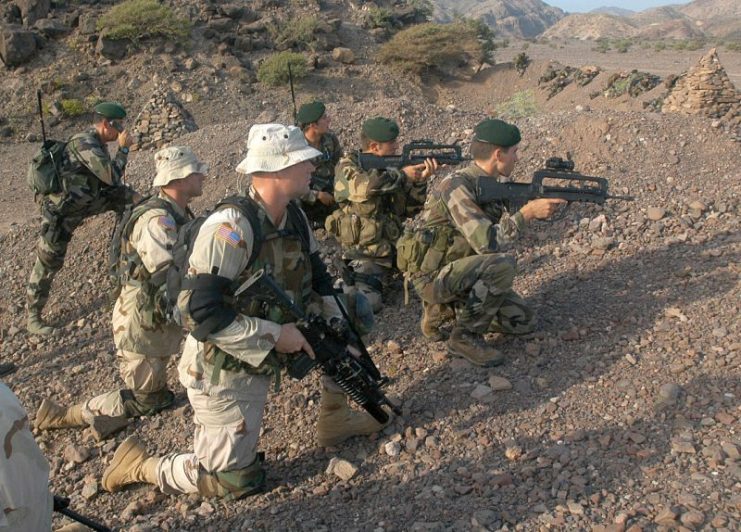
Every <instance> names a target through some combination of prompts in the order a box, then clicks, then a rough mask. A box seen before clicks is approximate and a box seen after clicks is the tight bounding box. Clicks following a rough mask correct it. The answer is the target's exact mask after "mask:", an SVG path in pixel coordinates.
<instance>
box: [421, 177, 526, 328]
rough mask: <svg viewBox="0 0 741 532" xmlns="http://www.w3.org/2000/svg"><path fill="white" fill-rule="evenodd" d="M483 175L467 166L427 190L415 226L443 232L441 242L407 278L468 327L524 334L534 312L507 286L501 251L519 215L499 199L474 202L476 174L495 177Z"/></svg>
mask: <svg viewBox="0 0 741 532" xmlns="http://www.w3.org/2000/svg"><path fill="white" fill-rule="evenodd" d="M483 175H484V172H483V171H482V170H481V169H480V168H478V166H476V165H471V166H470V167H468V168H466V169H464V170H461V171H458V172H455V173H454V174H452V175H450V176H448V177H446V178H445V179H443V180H442V181H441V182H440V183H439V184H438V185H437V187H436V188H435V190H433V191H432V192H431V193H430V197H429V199H428V200H427V204H426V205H425V208H424V211H423V213H422V215H421V223H420V226H421V227H420V228H419V229H417V230H418V231H420V230H422V231H424V230H427V231H430V232H431V234H432V235H437V234H438V232H441V234H444V233H442V232H443V231H447V237H446V239H445V238H444V240H447V241H446V242H443V245H442V246H438V248H439V249H438V250H437V251H435V250H430V252H428V254H427V255H426V256H425V259H426V260H425V266H424V267H423V268H422V270H423V271H422V272H421V273H417V274H414V275H413V276H412V281H413V283H414V287H415V289H416V290H417V292H418V293H419V295H420V297H421V298H422V299H423V300H424V301H425V302H426V303H430V304H447V305H451V306H453V308H454V309H455V314H456V321H457V324H458V325H459V326H461V327H463V328H464V329H466V330H468V331H471V332H475V333H479V334H483V333H485V332H487V331H488V332H501V333H507V334H525V333H528V332H530V331H532V329H533V324H534V315H533V312H532V310H530V308H528V306H527V305H526V303H525V301H524V300H523V299H522V298H521V297H520V296H519V295H518V294H517V293H515V292H514V291H513V290H512V281H513V279H514V276H515V259H514V257H512V256H510V255H504V254H502V253H501V250H502V249H503V248H505V247H506V246H508V245H509V244H511V243H512V242H513V241H514V240H515V239H516V238H517V237H518V236H519V235H520V233H521V232H522V231H523V230H524V228H525V219H524V218H523V217H522V214H521V213H519V212H517V213H515V214H514V215H511V214H510V213H509V212H508V210H507V206H506V205H505V204H504V203H502V202H498V201H496V202H491V203H487V204H484V205H482V204H480V202H479V201H478V199H477V197H476V194H477V192H476V182H477V179H498V177H496V176H493V177H481V178H480V177H479V176H483ZM430 240H434V236H433V237H431V238H430Z"/></svg>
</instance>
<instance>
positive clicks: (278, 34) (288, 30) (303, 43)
mask: <svg viewBox="0 0 741 532" xmlns="http://www.w3.org/2000/svg"><path fill="white" fill-rule="evenodd" d="M318 26H319V19H317V18H316V17H296V18H292V19H288V20H286V21H283V22H281V23H279V24H277V25H273V26H271V27H269V28H268V30H269V32H270V35H271V37H272V38H273V41H274V42H275V45H276V46H277V47H278V48H279V49H280V48H297V49H299V50H312V51H313V49H314V47H313V45H314V42H315V40H316V39H315V38H314V34H315V33H316V30H317V27H318Z"/></svg>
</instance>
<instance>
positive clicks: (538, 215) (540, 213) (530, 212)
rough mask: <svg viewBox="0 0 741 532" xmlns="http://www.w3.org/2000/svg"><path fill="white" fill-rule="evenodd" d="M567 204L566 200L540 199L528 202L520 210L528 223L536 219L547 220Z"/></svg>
mask: <svg viewBox="0 0 741 532" xmlns="http://www.w3.org/2000/svg"><path fill="white" fill-rule="evenodd" d="M565 203H566V200H562V199H550V198H540V199H536V200H532V201H528V202H527V203H526V204H525V206H524V207H522V209H520V212H521V213H522V217H523V218H525V221H526V222H529V221H530V220H535V219H537V220H545V219H546V218H550V217H551V216H553V214H554V213H555V212H556V211H557V210H558V209H559V208H560V207H561V206H562V205H563V204H565Z"/></svg>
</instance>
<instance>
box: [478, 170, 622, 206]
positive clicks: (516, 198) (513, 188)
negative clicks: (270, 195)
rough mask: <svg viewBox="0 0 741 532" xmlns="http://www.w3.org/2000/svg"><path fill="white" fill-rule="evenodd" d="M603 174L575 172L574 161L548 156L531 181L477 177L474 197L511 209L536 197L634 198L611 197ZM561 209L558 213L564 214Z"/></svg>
mask: <svg viewBox="0 0 741 532" xmlns="http://www.w3.org/2000/svg"><path fill="white" fill-rule="evenodd" d="M608 190H609V182H608V181H607V179H605V178H604V177H593V176H588V175H582V174H580V173H578V172H576V171H574V162H573V161H570V160H564V159H561V158H560V157H551V158H550V159H548V160H547V161H546V163H545V168H543V169H540V170H536V171H535V173H534V174H533V179H532V181H530V183H501V182H498V181H496V180H495V179H493V178H491V177H488V176H481V177H479V178H478V183H477V185H476V195H477V199H478V201H479V202H481V203H490V202H492V201H504V202H506V203H508V208H509V210H510V211H515V210H518V209H519V208H520V207H522V206H523V205H525V204H526V203H527V202H528V201H531V200H534V199H539V198H551V199H563V200H566V201H568V202H572V201H581V202H587V203H596V204H598V205H602V204H603V203H604V202H605V201H607V200H608V199H616V200H624V201H633V197H632V196H611V195H610V194H609V192H608ZM563 214H564V213H563V211H562V213H561V215H562V216H563Z"/></svg>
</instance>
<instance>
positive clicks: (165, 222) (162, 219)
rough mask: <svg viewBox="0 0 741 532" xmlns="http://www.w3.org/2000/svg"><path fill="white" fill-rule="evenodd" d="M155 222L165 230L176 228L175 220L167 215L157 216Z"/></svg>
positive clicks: (174, 229) (175, 229)
mask: <svg viewBox="0 0 741 532" xmlns="http://www.w3.org/2000/svg"><path fill="white" fill-rule="evenodd" d="M157 223H158V224H159V226H160V227H163V228H164V229H165V231H177V229H178V227H177V225H175V222H174V221H173V220H172V219H171V218H170V217H169V216H158V217H157Z"/></svg>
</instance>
